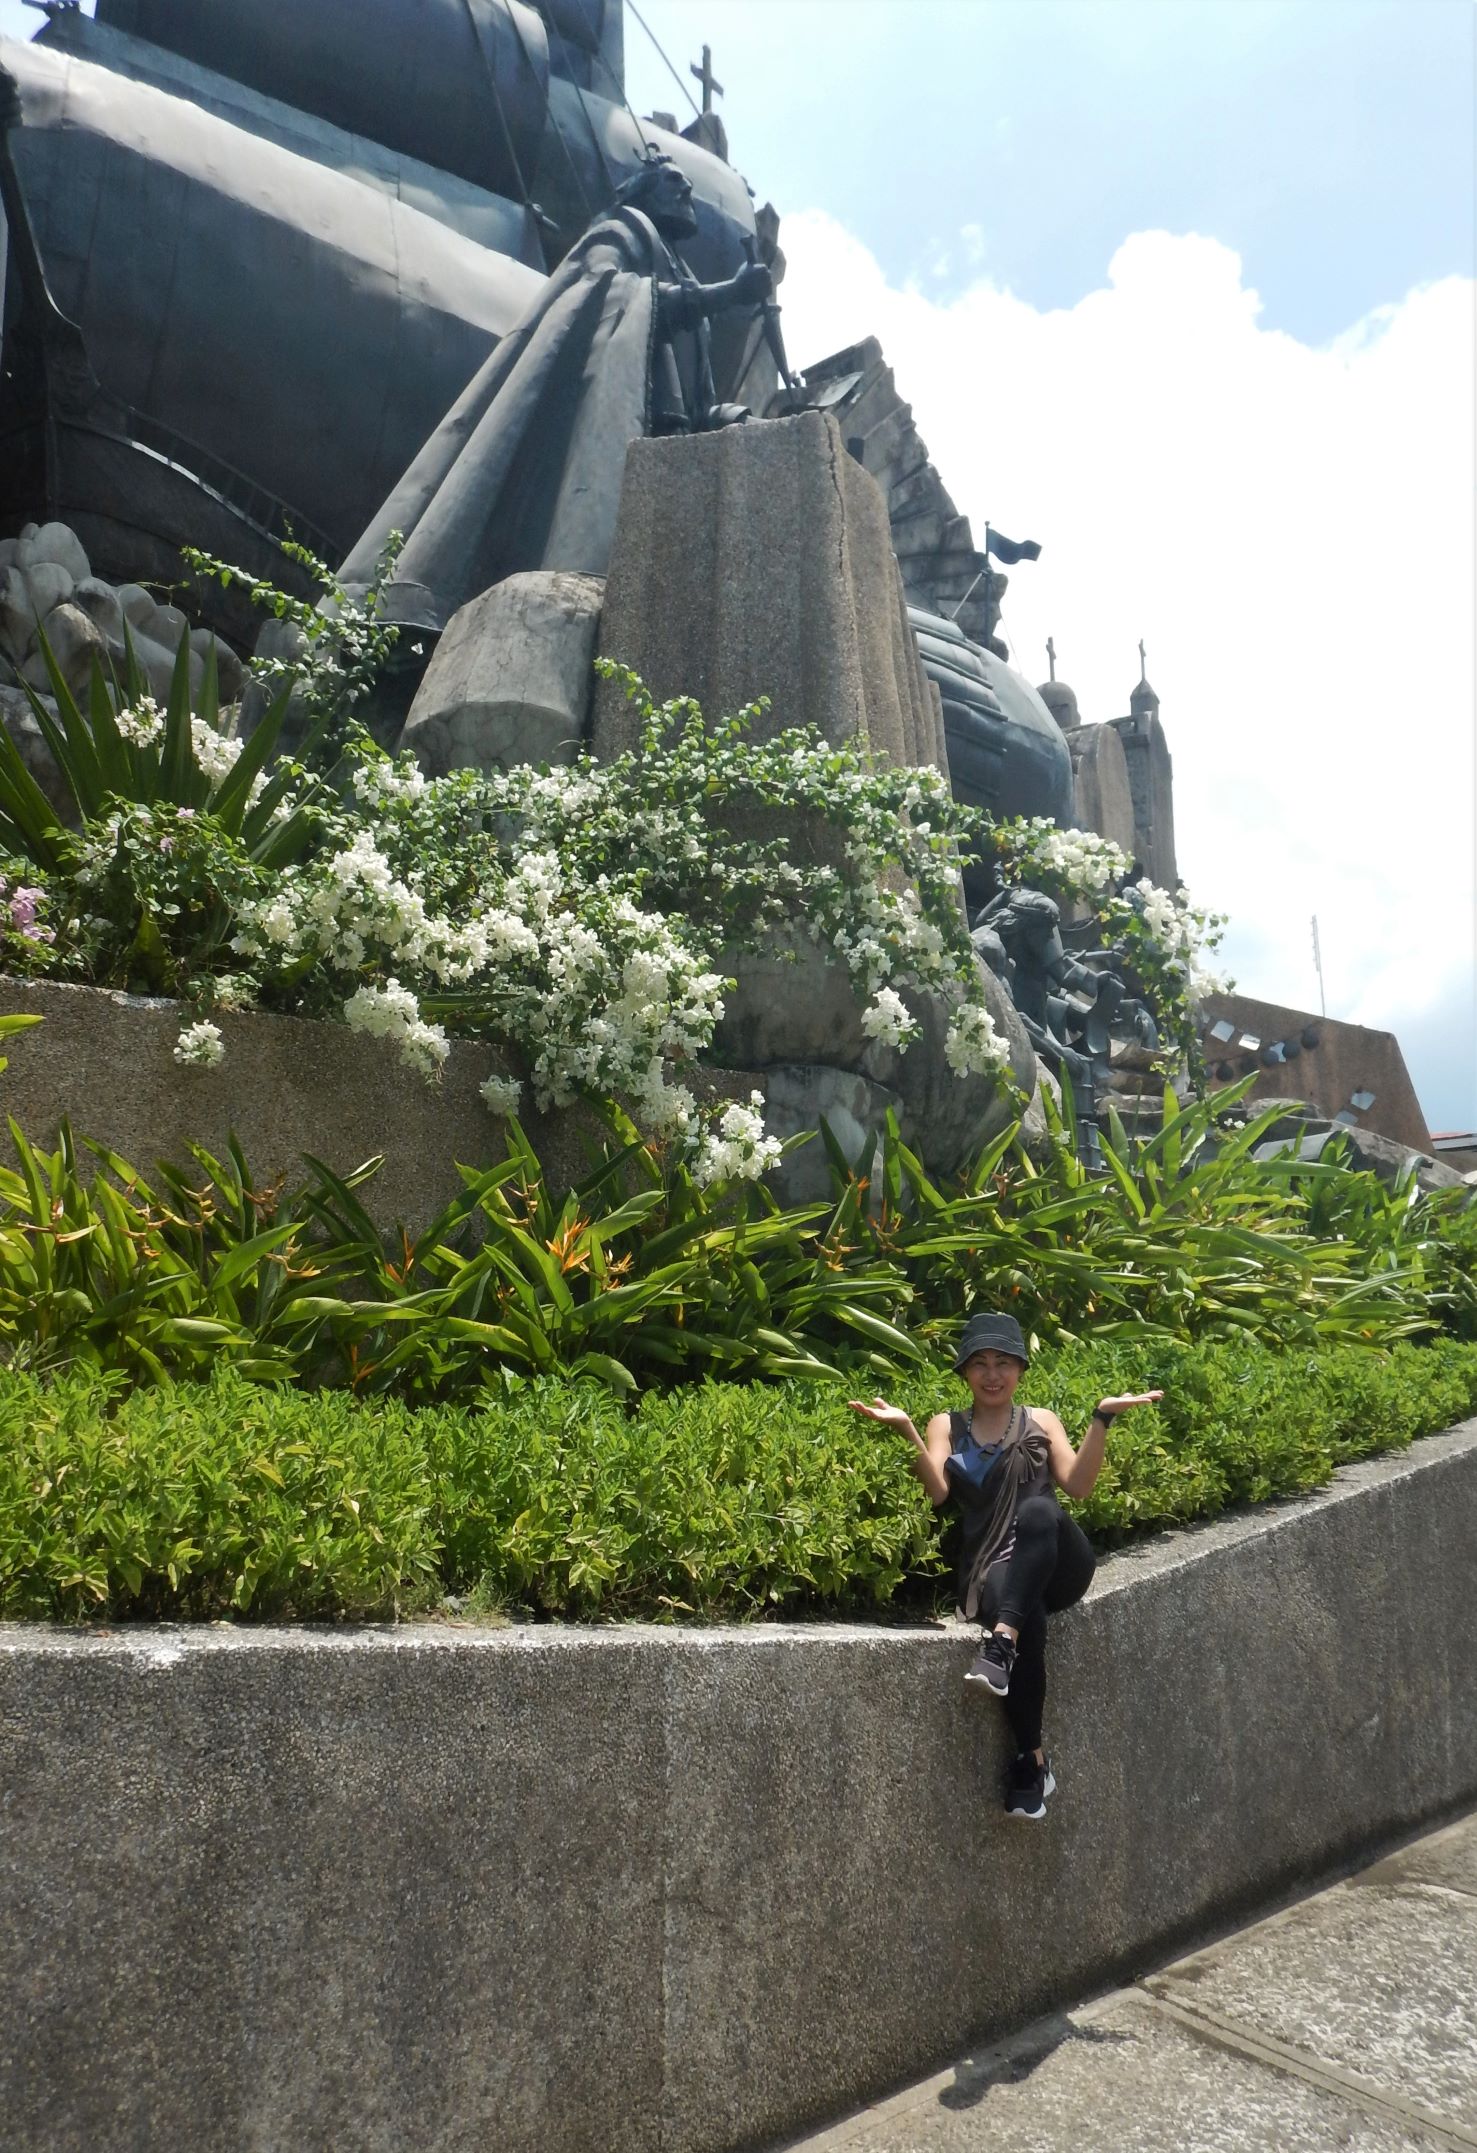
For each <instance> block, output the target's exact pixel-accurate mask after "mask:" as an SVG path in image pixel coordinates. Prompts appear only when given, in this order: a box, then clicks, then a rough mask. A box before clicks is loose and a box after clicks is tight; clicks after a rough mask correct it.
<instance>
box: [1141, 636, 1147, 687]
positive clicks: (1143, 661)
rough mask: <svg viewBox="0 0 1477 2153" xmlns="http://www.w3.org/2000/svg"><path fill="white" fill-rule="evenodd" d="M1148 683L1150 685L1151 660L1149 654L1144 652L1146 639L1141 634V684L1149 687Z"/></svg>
mask: <svg viewBox="0 0 1477 2153" xmlns="http://www.w3.org/2000/svg"><path fill="white" fill-rule="evenodd" d="M1148 685H1149V661H1148V658H1147V656H1146V655H1145V652H1144V639H1143V637H1142V636H1140V637H1139V686H1140V687H1141V688H1147V686H1148Z"/></svg>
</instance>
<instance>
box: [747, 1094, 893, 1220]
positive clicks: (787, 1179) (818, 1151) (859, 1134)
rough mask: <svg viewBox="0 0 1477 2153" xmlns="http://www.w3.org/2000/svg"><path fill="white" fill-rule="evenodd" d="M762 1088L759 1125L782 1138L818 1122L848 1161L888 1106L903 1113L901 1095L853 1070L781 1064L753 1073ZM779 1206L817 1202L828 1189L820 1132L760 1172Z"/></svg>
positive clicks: (877, 1126) (815, 1126)
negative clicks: (823, 1125) (776, 1163)
mask: <svg viewBox="0 0 1477 2153" xmlns="http://www.w3.org/2000/svg"><path fill="white" fill-rule="evenodd" d="M756 1082H757V1083H758V1084H759V1085H760V1087H761V1088H762V1090H763V1092H764V1128H765V1133H766V1135H768V1136H777V1137H779V1138H780V1140H781V1142H783V1141H784V1140H785V1139H786V1138H788V1137H791V1136H799V1135H801V1134H805V1133H810V1132H813V1131H817V1130H818V1129H819V1127H820V1124H821V1122H822V1120H824V1121H825V1122H826V1123H827V1124H828V1125H829V1127H830V1130H831V1134H832V1135H833V1136H834V1137H835V1139H836V1141H837V1143H838V1144H839V1145H840V1146H841V1149H842V1151H843V1152H844V1153H845V1155H846V1157H847V1159H848V1160H850V1161H851V1162H852V1163H853V1164H855V1162H856V1161H857V1160H858V1159H859V1158H860V1157H861V1154H862V1152H863V1150H864V1148H865V1146H866V1143H867V1139H868V1138H869V1137H876V1136H877V1135H878V1134H879V1132H880V1131H881V1129H882V1127H883V1125H884V1123H885V1122H886V1120H887V1113H888V1109H889V1107H890V1108H891V1109H892V1111H893V1112H894V1113H895V1114H896V1115H897V1116H898V1117H899V1120H901V1118H902V1114H903V1101H902V1096H901V1094H900V1093H898V1092H895V1091H890V1090H889V1089H888V1088H887V1086H886V1085H884V1084H877V1083H874V1082H873V1081H872V1079H871V1078H870V1077H864V1076H861V1075H859V1074H858V1073H857V1072H856V1071H855V1070H853V1069H833V1068H828V1067H825V1066H823V1065H822V1064H819V1063H814V1062H784V1063H781V1064H780V1066H779V1067H778V1068H774V1069H765V1070H762V1071H760V1072H759V1073H758V1074H757V1077H756ZM765 1179H766V1181H767V1182H768V1184H769V1186H770V1187H771V1188H772V1189H773V1190H774V1192H775V1195H776V1196H777V1197H778V1198H779V1200H780V1202H781V1203H784V1204H808V1203H817V1202H819V1201H820V1200H821V1199H822V1198H824V1197H826V1196H829V1194H830V1192H831V1166H830V1159H829V1156H828V1154H827V1151H826V1147H825V1145H824V1144H823V1143H822V1141H821V1139H820V1137H819V1135H815V1136H814V1139H813V1141H812V1142H811V1143H808V1144H802V1145H801V1146H800V1147H799V1148H798V1149H797V1150H795V1151H792V1152H791V1153H790V1154H789V1155H788V1157H786V1158H784V1159H782V1160H781V1161H780V1163H779V1165H778V1166H777V1167H775V1168H774V1169H773V1170H772V1171H771V1172H770V1173H769V1174H767V1175H766V1176H765Z"/></svg>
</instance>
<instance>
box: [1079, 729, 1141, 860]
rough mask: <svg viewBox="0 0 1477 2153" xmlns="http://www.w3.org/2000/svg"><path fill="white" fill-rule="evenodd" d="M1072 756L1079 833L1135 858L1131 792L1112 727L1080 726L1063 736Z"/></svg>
mask: <svg viewBox="0 0 1477 2153" xmlns="http://www.w3.org/2000/svg"><path fill="white" fill-rule="evenodd" d="M1066 741H1067V746H1068V748H1069V749H1070V750H1071V755H1072V798H1073V807H1074V812H1075V819H1076V823H1077V827H1078V829H1079V830H1095V831H1096V832H1097V834H1098V836H1099V837H1110V838H1111V839H1112V840H1113V843H1114V844H1115V845H1121V846H1122V847H1123V850H1124V851H1125V852H1126V853H1127V854H1128V855H1129V857H1130V858H1133V857H1134V853H1135V846H1136V844H1137V833H1136V830H1135V827H1134V812H1133V791H1132V787H1131V785H1130V782H1129V776H1128V761H1127V758H1126V756H1125V755H1124V752H1123V742H1122V741H1121V739H1120V738H1119V736H1118V732H1117V729H1116V727H1114V726H1112V725H1081V726H1078V727H1077V728H1076V729H1075V731H1072V732H1069V733H1068V734H1067V735H1066Z"/></svg>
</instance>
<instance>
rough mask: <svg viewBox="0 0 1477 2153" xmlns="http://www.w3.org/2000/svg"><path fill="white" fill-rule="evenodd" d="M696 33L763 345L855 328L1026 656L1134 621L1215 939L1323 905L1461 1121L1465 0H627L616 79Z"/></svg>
mask: <svg viewBox="0 0 1477 2153" xmlns="http://www.w3.org/2000/svg"><path fill="white" fill-rule="evenodd" d="M635 8H639V12H640V16H641V17H643V18H644V19H645V22H646V24H648V25H649V26H650V28H651V30H652V31H654V32H655V34H656V38H657V39H658V40H659V42H660V45H661V46H662V47H663V48H664V49H665V52H666V53H667V54H668V55H669V56H670V59H671V61H672V62H673V63H674V64H675V66H676V68H677V70H678V73H679V75H680V76H681V78H682V85H683V86H679V83H678V82H676V81H674V80H673V77H672V74H671V73H670V72H668V70H667V67H666V64H665V62H664V61H663V60H662V59H661V58H660V57H659V56H658V54H657V52H656V50H655V48H654V47H653V45H652V43H651V42H650V40H649V39H648V37H647V35H646V33H645V31H644V29H643V28H642V26H641V23H640V21H638V19H637V16H636V13H635ZM39 20H40V17H39V16H38V15H37V14H36V13H35V12H33V11H31V10H28V9H25V8H23V7H22V6H21V5H20V4H19V0H0V35H17V34H20V35H29V34H31V33H32V32H33V31H34V29H35V27H36V25H37V23H38V22H39ZM705 42H706V43H707V44H709V45H710V46H711V47H712V54H713V69H714V72H715V74H716V76H717V78H718V80H719V81H720V82H721V83H722V84H723V86H724V88H723V95H722V97H721V98H720V99H719V100H718V104H719V109H720V110H721V111H722V113H723V115H724V118H725V121H726V123H727V127H728V131H729V139H730V146H731V151H730V153H731V155H732V158H733V160H734V162H735V163H736V164H737V165H738V166H739V167H740V169H741V170H742V171H744V172H745V173H746V174H747V176H748V178H749V180H750V181H751V183H752V185H753V187H754V189H755V192H756V194H757V196H758V198H759V199H760V200H761V201H763V200H765V199H766V198H768V199H772V200H773V201H774V203H775V205H776V207H777V208H778V209H779V211H780V212H781V215H782V218H783V227H782V234H781V240H782V245H783V247H784V249H785V253H786V256H787V258H788V264H789V268H788V274H787V276H786V279H785V283H784V285H783V287H782V290H781V293H780V297H781V300H782V302H783V307H784V319H785V330H786V337H787V342H788V345H789V350H790V354H791V358H792V360H793V361H794V362H795V363H796V364H798V365H800V366H802V367H803V366H804V364H805V362H806V360H807V359H812V360H813V359H816V358H820V357H822V356H824V355H825V354H827V353H829V352H832V351H835V350H837V349H839V348H840V347H841V346H843V345H845V344H847V343H850V342H852V341H854V340H855V339H856V338H858V337H860V336H862V335H868V334H870V335H875V336H877V337H879V338H880V340H881V343H882V346H883V349H884V351H885V353H886V355H887V358H888V360H889V362H890V363H891V365H892V367H893V370H894V373H895V376H896V378H897V381H898V384H899V387H900V389H901V392H902V394H903V395H904V396H905V397H906V398H907V399H908V401H909V402H910V403H911V404H912V405H913V408H914V412H915V414H916V416H917V419H918V423H919V427H920V430H921V432H922V434H923V436H924V438H925V440H926V441H927V442H928V445H929V448H930V452H931V454H932V456H933V460H934V462H935V464H936V466H937V467H938V469H939V471H940V472H941V474H942V476H943V478H944V480H945V483H946V484H947V485H948V487H949V489H950V491H951V493H952V494H953V497H954V500H955V502H956V505H957V506H958V507H959V508H960V509H961V510H963V511H964V512H965V513H966V514H967V515H969V516H970V518H971V519H972V521H973V524H974V528H975V533H976V538H977V539H978V538H979V537H980V536H981V535H982V533H983V528H984V524H985V521H986V519H987V518H988V519H989V521H990V522H991V523H993V524H994V525H995V526H996V527H997V528H998V529H1000V530H1002V531H1005V532H1007V533H1009V534H1010V535H1011V536H1012V537H1015V538H1026V537H1030V538H1035V539H1037V540H1038V541H1039V542H1040V543H1041V546H1042V555H1041V559H1040V560H1039V562H1037V563H1035V564H1031V565H1026V564H1023V565H1022V566H1020V567H1019V568H1016V569H1014V570H1012V571H1011V576H1010V589H1009V592H1008V594H1007V596H1006V600H1005V607H1004V616H1003V621H1002V629H1003V632H1004V633H1005V635H1006V637H1007V638H1008V640H1009V642H1010V644H1011V647H1012V653H1013V656H1014V658H1015V662H1016V663H1018V665H1019V666H1020V668H1021V670H1022V671H1023V672H1025V673H1027V674H1028V675H1029V677H1030V678H1031V679H1032V680H1035V681H1039V680H1041V679H1043V678H1044V677H1045V669H1046V668H1045V642H1046V638H1047V636H1048V635H1050V636H1052V637H1053V638H1054V641H1055V644H1056V649H1057V652H1058V657H1059V665H1058V670H1059V672H1060V673H1061V675H1062V677H1064V678H1065V679H1067V680H1069V681H1070V682H1071V684H1072V686H1073V687H1074V688H1075V689H1076V691H1077V695H1078V700H1079V705H1080V708H1081V711H1082V715H1083V717H1084V719H1087V720H1096V719H1102V718H1107V717H1110V716H1115V715H1118V714H1120V713H1122V712H1123V711H1125V710H1126V709H1127V699H1128V694H1129V691H1130V689H1131V688H1132V686H1133V684H1134V682H1135V680H1136V679H1137V677H1138V648H1137V646H1138V642H1139V639H1140V637H1142V638H1143V639H1144V642H1145V644H1146V648H1147V652H1148V672H1149V678H1150V680H1151V681H1152V683H1153V685H1154V687H1155V689H1156V690H1157V692H1158V694H1159V696H1160V699H1161V716H1162V719H1163V722H1164V726H1165V730H1166V733H1167V735H1168V739H1169V745H1170V749H1171V753H1172V755H1173V758H1174V770H1175V820H1176V839H1177V849H1178V857H1179V867H1180V872H1181V874H1182V875H1183V877H1184V878H1185V880H1186V881H1187V882H1188V884H1189V885H1190V888H1191V890H1192V892H1193V894H1194V896H1195V898H1196V900H1197V901H1198V902H1201V903H1205V904H1209V905H1210V906H1212V907H1213V908H1214V909H1215V910H1217V911H1220V912H1224V913H1226V914H1228V915H1229V917H1230V925H1229V927H1228V929H1227V933H1226V939H1225V942H1224V944H1223V947H1222V952H1221V960H1220V961H1221V963H1222V966H1223V968H1224V969H1226V970H1228V971H1230V972H1231V973H1232V974H1234V976H1235V978H1236V980H1237V982H1238V984H1239V985H1241V986H1242V987H1243V988H1244V989H1245V990H1246V991H1247V992H1248V993H1251V994H1255V995H1258V996H1261V997H1265V998H1267V999H1271V1000H1281V1001H1285V1002H1288V1003H1290V1004H1291V1005H1293V1006H1294V1007H1298V1008H1312V1009H1316V1008H1317V1007H1318V999H1319V987H1318V981H1317V978H1316V975H1315V973H1314V970H1313V961H1312V938H1311V925H1310V922H1311V919H1312V917H1313V915H1314V914H1315V913H1316V914H1317V917H1318V922H1319V932H1320V941H1321V946H1322V952H1323V970H1324V987H1325V991H1326V999H1327V1007H1328V1012H1329V1014H1330V1015H1331V1016H1335V1017H1342V1018H1346V1019H1349V1020H1351V1021H1354V1022H1358V1023H1363V1024H1369V1025H1374V1026H1377V1027H1379V1028H1383V1029H1389V1030H1393V1031H1394V1032H1396V1034H1397V1035H1398V1036H1399V1038H1400V1040H1401V1044H1402V1047H1403V1049H1404V1052H1405V1055H1406V1060H1407V1063H1408V1065H1409V1067H1410V1069H1411V1073H1412V1076H1413V1078H1414V1081H1415V1085H1416V1089H1417V1092H1418V1094H1419V1096H1420V1098H1421V1102H1422V1104H1423V1106H1424V1108H1425V1111H1426V1115H1427V1118H1428V1121H1429V1123H1430V1125H1431V1126H1432V1128H1433V1129H1453V1128H1463V1129H1472V1128H1477V959H1474V936H1477V927H1474V913H1477V901H1474V868H1473V861H1474V850H1477V843H1474V824H1477V805H1474V773H1473V723H1474V717H1473V713H1474V635H1477V629H1474V618H1473V589H1474V582H1477V561H1474V484H1477V468H1474V442H1473V407H1474V401H1477V382H1474V316H1477V293H1474V283H1473V276H1474V254H1473V207H1474V140H1473V112H1474V107H1477V9H1474V7H1473V6H1472V4H1471V0H634V7H633V5H632V4H629V0H628V5H627V9H626V52H627V79H628V87H629V92H630V96H631V101H632V103H633V104H634V105H635V107H636V109H637V110H638V111H641V112H648V111H652V110H663V109H665V110H676V111H679V112H680V113H682V114H683V115H684V116H685V115H687V113H688V112H689V109H690V108H689V107H688V106H687V105H686V104H685V102H684V87H685V89H686V90H690V91H692V92H693V93H694V94H696V93H697V84H696V82H695V81H693V80H692V78H691V77H690V76H689V74H688V72H687V70H688V66H689V63H690V62H692V61H695V60H696V59H697V58H698V57H699V53H700V48H701V46H702V45H703V44H704V43H705Z"/></svg>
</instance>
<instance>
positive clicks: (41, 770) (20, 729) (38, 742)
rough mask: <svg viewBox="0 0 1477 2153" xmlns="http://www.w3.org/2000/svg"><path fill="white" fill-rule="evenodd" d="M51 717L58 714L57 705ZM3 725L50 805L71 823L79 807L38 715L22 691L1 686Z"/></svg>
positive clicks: (0, 722)
mask: <svg viewBox="0 0 1477 2153" xmlns="http://www.w3.org/2000/svg"><path fill="white" fill-rule="evenodd" d="M51 714H52V716H53V717H54V716H55V715H56V712H55V708H54V706H53V707H52V710H51ZM0 725H3V726H4V727H5V730H6V731H7V732H8V733H9V735H10V737H11V739H12V741H13V742H14V743H15V746H16V748H17V749H18V750H19V753H20V758H21V761H22V762H23V763H24V764H25V766H26V768H27V770H29V771H30V773H31V776H32V777H33V778H34V779H35V780H36V783H37V784H38V785H39V786H40V788H41V790H42V792H44V793H45V795H46V797H47V799H48V800H49V801H50V802H51V805H52V806H53V807H54V808H55V809H56V812H57V814H58V815H59V816H61V817H62V818H63V820H65V821H67V822H72V821H73V820H75V817H76V804H75V802H74V801H73V799H72V795H71V793H70V791H69V790H68V788H67V786H66V785H65V784H64V783H63V781H62V776H61V772H60V771H59V770H58V769H57V767H56V763H55V760H54V759H53V757H52V753H51V749H50V748H49V747H48V746H47V744H46V736H45V734H44V733H43V732H42V730H41V728H40V726H39V725H38V724H37V723H36V718H35V713H34V712H33V711H32V709H31V705H30V701H29V699H28V697H27V695H26V693H25V690H24V689H23V688H7V687H0Z"/></svg>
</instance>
